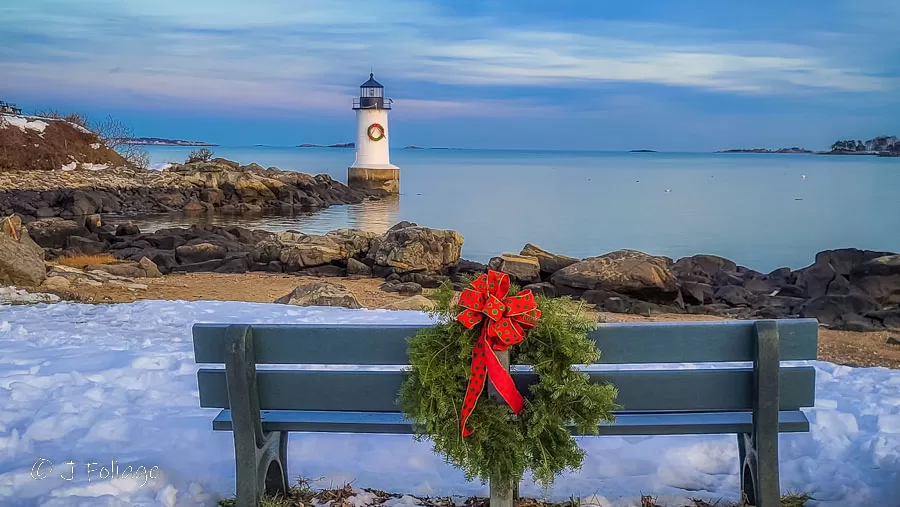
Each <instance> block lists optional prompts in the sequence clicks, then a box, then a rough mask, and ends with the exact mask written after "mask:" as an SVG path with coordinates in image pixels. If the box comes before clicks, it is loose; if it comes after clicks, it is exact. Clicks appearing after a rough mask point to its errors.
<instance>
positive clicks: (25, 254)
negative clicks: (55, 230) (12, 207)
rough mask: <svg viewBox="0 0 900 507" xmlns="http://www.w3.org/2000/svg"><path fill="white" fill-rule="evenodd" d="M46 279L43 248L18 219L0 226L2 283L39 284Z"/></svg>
mask: <svg viewBox="0 0 900 507" xmlns="http://www.w3.org/2000/svg"><path fill="white" fill-rule="evenodd" d="M46 278H47V269H46V268H45V267H44V249H43V248H41V247H40V246H38V244H37V243H35V242H34V241H32V240H31V237H30V236H29V235H28V231H27V230H26V229H25V227H23V226H22V221H21V219H19V217H17V216H12V217H11V218H7V219H5V220H3V221H2V223H0V284H4V285H30V286H36V285H40V284H41V282H43V281H44V279H46Z"/></svg>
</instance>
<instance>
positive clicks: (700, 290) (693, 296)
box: [681, 282, 715, 305]
mask: <svg viewBox="0 0 900 507" xmlns="http://www.w3.org/2000/svg"><path fill="white" fill-rule="evenodd" d="M681 293H682V295H683V296H684V301H685V302H686V303H690V304H692V305H702V304H705V303H711V302H712V299H713V294H714V293H715V289H713V288H712V286H711V285H709V284H707V283H701V282H683V283H682V284H681Z"/></svg>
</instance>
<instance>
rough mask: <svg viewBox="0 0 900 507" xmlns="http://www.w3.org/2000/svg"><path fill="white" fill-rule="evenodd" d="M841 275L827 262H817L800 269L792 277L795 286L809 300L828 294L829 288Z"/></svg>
mask: <svg viewBox="0 0 900 507" xmlns="http://www.w3.org/2000/svg"><path fill="white" fill-rule="evenodd" d="M838 276H839V275H838V274H837V271H835V269H834V267H833V266H832V265H831V264H829V263H827V262H816V263H815V264H812V265H810V266H807V267H805V268H803V269H798V270H797V271H795V272H794V273H793V274H792V275H791V282H792V283H793V285H796V286H797V287H800V289H802V290H803V295H804V296H806V297H807V298H817V297H820V296H824V295H825V294H827V293H828V286H829V285H830V284H831V283H832V282H833V281H834V280H835V278H837V277H838Z"/></svg>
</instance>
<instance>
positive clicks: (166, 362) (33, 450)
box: [0, 301, 900, 507]
mask: <svg viewBox="0 0 900 507" xmlns="http://www.w3.org/2000/svg"><path fill="white" fill-rule="evenodd" d="M194 322H245V323H254V322H278V323H350V322H353V323H373V324H374V323H400V322H403V323H425V322H428V319H427V317H426V316H425V315H424V314H421V313H419V312H389V311H385V310H344V309H332V308H299V307H285V306H281V305H272V304H251V303H227V302H225V303H223V302H193V303H186V302H171V301H144V302H138V303H133V304H127V305H80V304H69V303H59V304H55V305H46V304H41V305H36V306H30V307H17V306H14V307H0V407H2V409H0V505H4V506H6V505H27V506H30V505H41V506H48V507H57V506H76V505H77V506H81V505H85V506H86V505H90V506H114V505H115V506H119V505H144V506H150V505H154V506H157V505H161V506H176V505H177V506H213V505H215V503H216V499H217V498H218V497H217V495H220V494H221V495H230V494H232V492H233V488H234V469H233V461H232V460H233V456H234V451H233V447H232V445H233V444H232V438H231V435H230V434H229V433H219V432H213V431H212V430H211V429H210V421H211V420H212V418H213V416H214V415H215V413H216V411H215V410H209V409H201V408H199V406H198V398H197V379H196V370H197V365H196V364H195V363H194V360H193V353H192V346H191V335H190V327H191V325H192V324H193V323H194ZM815 366H816V368H817V370H818V373H817V383H818V386H817V389H818V400H817V407H816V408H815V409H814V410H811V411H810V419H811V421H812V431H811V432H810V433H808V434H795V435H783V436H781V469H782V487H783V488H784V489H785V490H787V489H790V490H795V491H803V492H807V493H809V494H811V495H812V496H813V497H815V498H817V499H818V500H819V502H818V504H819V505H829V506H854V505H896V502H897V498H900V476H898V471H900V432H898V430H900V372H898V371H894V370H888V369H884V368H866V369H855V368H848V367H843V366H835V365H833V364H830V363H823V362H817V363H815ZM581 444H582V446H583V447H584V448H585V450H586V452H587V456H586V459H585V463H584V469H583V470H582V471H581V472H578V473H571V474H566V475H564V476H563V477H561V478H560V479H559V481H558V482H557V485H556V487H554V489H553V490H552V491H551V493H550V496H551V497H552V498H553V499H559V500H563V499H567V498H568V497H569V495H575V496H581V497H582V498H585V499H589V500H592V501H595V502H596V503H595V505H607V506H620V505H636V503H635V502H636V501H637V500H638V496H639V495H640V494H641V492H643V493H652V494H658V495H659V500H660V501H663V500H665V501H667V502H671V503H669V505H680V504H678V503H675V502H678V501H686V500H687V499H688V498H690V497H699V498H707V499H718V498H726V499H735V497H736V493H737V491H738V477H737V471H738V466H737V446H736V439H735V437H734V436H729V435H725V436H678V437H676V436H671V437H602V438H584V439H581ZM289 454H290V463H289V473H290V474H291V478H292V480H293V478H296V477H297V476H304V477H307V478H322V480H321V481H319V482H317V483H314V485H315V486H329V485H341V484H342V483H343V482H345V481H354V482H353V483H354V486H356V487H372V488H378V489H382V490H388V491H396V492H404V493H411V494H419V495H472V494H480V495H484V494H486V492H487V490H486V487H485V486H483V485H481V484H478V483H469V482H466V481H465V479H464V477H463V475H462V474H461V473H460V472H458V471H456V470H455V469H453V468H451V467H450V466H448V465H446V464H444V463H443V461H442V460H441V458H440V457H439V456H436V455H433V454H432V453H431V450H430V446H429V445H428V444H427V443H422V442H415V441H414V440H413V438H412V437H410V436H403V435H335V434H322V435H318V434H292V435H291V439H290V445H289ZM42 460H43V461H42ZM68 461H73V462H75V469H74V477H73V480H66V479H68V478H69V477H72V475H73V473H72V466H71V465H67V464H66V462H68ZM91 463H93V464H92V465H90V470H89V469H88V465H89V464H91ZM36 464H37V465H39V466H35V465H36ZM51 464H52V467H53V468H52V472H48V471H49V470H50V468H49V465H51ZM386 465H387V466H386ZM128 466H131V467H132V468H131V469H130V470H129V469H128V468H127V467H128ZM138 467H143V468H138ZM154 467H156V468H154ZM33 469H35V470H34V473H36V475H38V476H44V475H46V477H45V478H43V479H41V480H39V479H35V478H33V477H32V473H33ZM104 469H105V470H106V472H105V475H104ZM135 470H138V471H139V472H135ZM89 473H90V476H89ZM61 475H62V477H61ZM123 475H124V476H125V477H124V478H123ZM135 476H136V477H135ZM151 476H152V477H151ZM522 493H523V494H525V495H540V491H539V490H538V489H537V488H535V487H534V486H533V485H527V486H524V487H523V488H522ZM592 495H596V496H593V497H592ZM358 500H359V502H360V503H365V501H364V498H362V496H360V497H359V498H358ZM404 503H405V502H404ZM637 505H639V503H638V504H637ZM813 505H815V504H813Z"/></svg>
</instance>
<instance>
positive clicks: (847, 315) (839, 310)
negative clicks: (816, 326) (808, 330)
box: [800, 294, 880, 331]
mask: <svg viewBox="0 0 900 507" xmlns="http://www.w3.org/2000/svg"><path fill="white" fill-rule="evenodd" d="M877 310H879V305H878V302H877V301H875V300H874V299H872V298H871V297H869V296H866V295H864V294H847V295H837V294H829V295H825V296H819V297H817V298H814V299H811V300H809V301H807V303H806V304H805V305H803V307H802V308H801V309H800V316H801V317H804V318H814V319H818V321H819V323H821V324H825V325H828V326H831V327H834V328H837V329H847V330H850V331H871V330H875V329H877V328H878V327H880V326H879V324H877V323H876V322H869V319H866V318H865V317H863V315H864V314H867V313H869V312H874V311H877Z"/></svg>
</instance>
